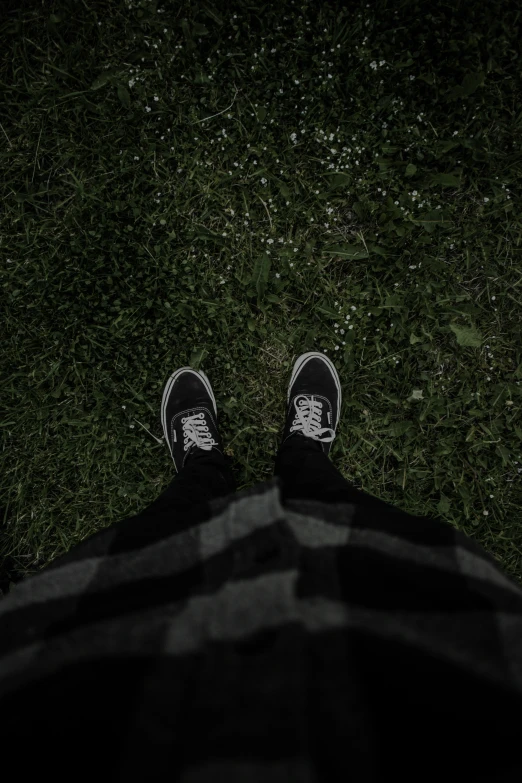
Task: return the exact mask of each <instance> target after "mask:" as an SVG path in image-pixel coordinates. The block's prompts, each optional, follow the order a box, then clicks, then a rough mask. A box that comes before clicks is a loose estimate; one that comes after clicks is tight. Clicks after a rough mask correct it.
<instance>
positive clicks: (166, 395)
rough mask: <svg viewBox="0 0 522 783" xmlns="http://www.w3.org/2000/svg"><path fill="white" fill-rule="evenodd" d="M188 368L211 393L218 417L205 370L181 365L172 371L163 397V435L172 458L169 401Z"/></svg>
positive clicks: (213, 399)
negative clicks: (179, 379) (168, 414)
mask: <svg viewBox="0 0 522 783" xmlns="http://www.w3.org/2000/svg"><path fill="white" fill-rule="evenodd" d="M187 370H190V371H191V372H193V373H194V375H197V376H198V377H199V378H201V379H202V381H203V383H204V385H205V388H206V390H207V391H208V393H209V396H210V399H211V400H212V404H213V406H214V413H215V414H216V419H217V405H216V398H215V397H214V392H213V391H212V386H211V385H210V381H209V379H208V378H207V376H206V375H205V373H204V372H203V370H195V369H194V368H193V367H181V368H180V369H179V370H176V372H174V373H172V375H171V376H170V378H169V379H168V381H167V383H166V385H165V389H164V390H163V397H162V398H161V426H162V428H163V435H164V436H165V440H166V441H167V446H168V447H169V451H170V456H171V457H172V459H174V455H173V453H172V449H171V447H170V443H169V438H168V431H167V418H166V411H167V401H168V399H169V395H170V392H171V389H172V386H173V385H174V383H175V382H176V379H177V378H179V376H180V375H181V373H183V372H187Z"/></svg>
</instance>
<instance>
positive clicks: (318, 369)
mask: <svg viewBox="0 0 522 783" xmlns="http://www.w3.org/2000/svg"><path fill="white" fill-rule="evenodd" d="M341 399H342V394H341V382H340V380H339V375H338V374H337V370H336V369H335V367H334V365H333V363H332V362H331V361H330V359H328V357H327V356H325V354H324V353H319V352H318V351H309V352H308V353H303V354H301V356H300V357H299V358H298V359H297V361H296V363H295V364H294V367H293V370H292V375H291V377H290V383H289V385H288V395H287V405H288V407H287V413H286V422H285V428H284V431H283V438H282V442H281V445H283V443H285V442H286V441H287V440H288V439H289V438H297V437H306V438H310V439H311V440H312V441H315V442H317V443H318V444H320V448H321V449H322V451H323V452H324V453H325V454H326V455H327V456H328V455H329V453H330V449H331V447H332V441H333V439H334V438H335V428H336V427H337V422H338V421H339V417H340V414H341Z"/></svg>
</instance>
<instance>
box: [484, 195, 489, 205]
mask: <svg viewBox="0 0 522 783" xmlns="http://www.w3.org/2000/svg"><path fill="white" fill-rule="evenodd" d="M488 201H489V198H487V196H486V197H485V198H484V204H487V203H488Z"/></svg>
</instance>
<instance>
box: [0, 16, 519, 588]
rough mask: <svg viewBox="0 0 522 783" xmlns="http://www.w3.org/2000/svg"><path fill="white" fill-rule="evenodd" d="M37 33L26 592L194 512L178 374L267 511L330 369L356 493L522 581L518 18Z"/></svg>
mask: <svg viewBox="0 0 522 783" xmlns="http://www.w3.org/2000/svg"><path fill="white" fill-rule="evenodd" d="M14 5H15V8H14V9H13V10H11V11H9V12H8V13H5V14H4V17H3V21H2V23H1V28H0V36H1V38H0V40H1V41H2V50H3V54H2V59H1V65H0V69H1V70H0V82H1V89H2V93H3V102H2V104H1V106H0V119H1V126H0V143H1V145H2V146H1V152H0V154H1V162H2V178H1V183H0V187H1V189H2V204H3V210H2V217H1V232H0V233H1V240H0V248H1V259H2V264H1V269H2V281H1V282H2V289H1V290H2V313H3V319H2V320H3V340H2V345H3V352H2V360H3V361H2V375H1V380H2V400H3V413H2V417H1V420H2V436H3V451H2V457H3V466H2V485H1V492H2V500H1V503H2V507H3V513H2V519H3V525H2V528H1V547H2V552H3V558H4V572H5V573H4V583H8V582H9V580H15V579H18V578H20V577H21V576H23V575H25V574H29V573H33V572H34V571H36V570H38V569H39V568H41V567H42V566H44V565H45V564H46V563H49V562H50V561H51V560H52V559H53V558H55V557H56V556H57V555H59V554H61V553H63V552H65V551H67V550H68V549H69V548H70V547H71V546H74V544H76V543H78V542H79V541H81V540H82V539H84V538H85V537H87V536H89V535H90V534H92V533H93V532H95V531H97V530H99V529H100V528H101V527H103V526H105V525H109V524H111V523H112V522H115V521H117V520H118V519H121V518H123V517H124V516H127V515H131V514H135V513H137V512H138V511H139V510H140V509H142V508H144V507H145V506H146V505H147V504H148V503H149V502H151V501H152V500H153V499H154V498H155V497H156V496H157V495H158V494H159V492H160V491H161V490H162V489H163V488H164V487H165V486H166V485H167V483H168V482H169V481H170V480H171V478H172V475H173V465H172V462H171V460H170V456H169V454H168V449H167V446H166V444H165V442H164V441H163V440H162V439H161V435H162V433H161V426H160V421H159V409H160V400H161V392H162V388H163V385H164V383H165V381H166V379H167V377H168V376H169V375H170V374H171V372H173V371H174V369H176V368H177V367H179V366H183V365H186V364H189V363H190V364H191V365H193V366H195V367H202V368H203V369H204V370H205V372H206V373H207V374H208V375H209V377H210V380H211V382H212V384H213V387H214V390H215V393H216V397H217V400H218V405H219V412H220V421H221V429H222V432H223V435H224V439H225V442H226V446H227V450H228V453H229V454H231V455H232V456H233V458H234V461H235V468H236V473H237V478H238V482H239V487H240V488H243V487H246V486H248V485H251V484H253V483H256V482H258V481H262V480H264V479H267V478H269V477H270V476H271V475H272V471H273V460H274V456H275V453H276V451H277V446H278V442H279V437H280V432H281V429H282V425H283V418H284V399H285V392H286V385H287V383H288V378H289V373H290V369H291V367H292V364H293V362H294V360H295V358H296V357H297V355H299V354H300V353H301V352H303V351H305V350H310V349H319V350H324V351H326V352H327V353H328V355H329V356H330V357H331V358H332V359H333V360H334V362H335V364H336V366H337V368H338V370H339V373H340V376H341V381H342V384H343V389H344V405H343V417H342V423H341V425H340V427H339V429H338V437H337V438H336V440H335V443H334V448H333V451H332V458H333V460H334V462H335V463H336V464H337V465H338V467H339V468H340V469H341V470H342V472H343V474H344V475H345V476H346V477H347V478H348V479H349V480H351V481H352V482H354V483H355V484H356V485H357V486H359V487H362V488H364V489H365V490H366V491H368V492H370V493H372V494H375V495H377V496H379V497H381V498H383V499H385V500H387V501H389V502H391V503H394V504H395V505H397V506H399V507H401V508H403V509H405V510H407V511H410V512H414V513H420V514H434V515H439V516H441V517H442V518H444V519H446V520H447V521H448V522H449V523H451V524H453V525H455V526H456V527H457V528H459V529H460V530H463V531H465V532H466V533H468V534H470V535H472V536H474V537H475V538H476V539H477V540H478V541H479V542H480V543H481V544H482V545H483V546H484V547H485V548H486V549H487V550H489V551H490V552H491V553H492V554H493V556H494V557H496V558H497V559H498V560H499V562H500V563H501V565H502V567H503V568H504V569H505V570H506V571H507V572H508V573H509V574H511V575H512V576H513V577H515V578H516V579H520V578H521V576H522V572H521V565H522V560H521V558H522V517H521V514H520V506H521V500H522V498H521V493H520V473H521V470H522V456H521V453H522V447H521V435H522V425H521V423H520V403H521V391H522V390H521V380H522V364H521V323H522V321H521V317H520V307H521V304H522V287H521V283H522V269H521V266H522V265H521V235H522V234H521V218H520V182H521V179H522V158H521V152H520V129H521V122H522V115H521V114H520V94H521V76H520V68H519V65H517V63H518V60H517V53H518V51H519V43H520V38H521V30H520V27H521V14H520V11H519V10H518V4H517V3H508V2H506V3H503V4H502V11H501V12H499V5H498V3H497V2H496V0H483V2H481V3H475V4H469V3H454V4H451V5H450V4H447V3H442V2H440V1H439V0H436V1H435V2H434V3H432V4H431V5H430V12H429V13H424V12H423V11H422V10H421V6H420V4H419V3H417V2H413V1H412V0H408V1H406V0H403V1H402V2H399V1H398V2H395V3H388V2H386V1H385V0H378V1H377V2H375V3H372V4H370V5H368V4H367V3H365V2H354V3H352V4H350V7H349V8H347V7H346V8H345V7H343V6H342V5H337V6H336V5H335V4H333V3H330V2H320V1H319V0H303V1H302V2H300V3H297V2H288V1H286V2H284V1H283V2H280V3H277V4H273V3H267V4H265V5H263V4H260V3H253V2H246V1H245V2H239V1H238V2H235V3H234V2H224V3H222V4H214V3H210V2H206V3H205V2H176V3H174V2H172V3H169V2H155V1H154V0H141V1H140V0H138V1H134V2H131V1H130V0H128V1H127V2H123V0H110V2H109V0H81V2H77V0H74V2H73V0H69V1H68V0H58V1H57V2H53V3H49V4H46V7H44V6H43V4H42V3H39V2H36V0H35V1H34V2H29V3H25V4H24V5H23V6H22V7H21V8H20V7H19V4H14ZM422 8H424V6H422Z"/></svg>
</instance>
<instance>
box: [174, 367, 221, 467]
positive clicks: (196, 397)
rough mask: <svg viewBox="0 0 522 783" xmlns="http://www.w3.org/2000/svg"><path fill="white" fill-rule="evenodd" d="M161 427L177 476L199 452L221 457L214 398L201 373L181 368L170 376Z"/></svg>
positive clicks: (189, 368)
mask: <svg viewBox="0 0 522 783" xmlns="http://www.w3.org/2000/svg"><path fill="white" fill-rule="evenodd" d="M161 424H162V426H163V433H164V435H165V440H166V441H167V443H168V445H169V449H170V453H171V454H172V459H173V460H174V465H175V466H176V470H177V471H178V473H179V471H180V470H181V469H182V467H183V466H184V465H185V463H186V462H187V460H188V459H189V457H190V456H192V455H193V454H195V453H197V451H198V450H200V451H201V450H202V451H211V450H212V449H217V450H218V451H219V452H221V454H223V442H222V440H221V437H220V435H219V430H218V426H217V406H216V399H215V397H214V392H213V391H212V386H211V385H210V381H209V379H208V378H207V376H206V375H205V373H204V372H202V371H201V370H193V369H192V367H181V368H180V369H179V370H176V372H175V373H173V374H172V375H171V376H170V378H169V379H168V381H167V384H166V386H165V390H164V392H163V399H162V401H161Z"/></svg>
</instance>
